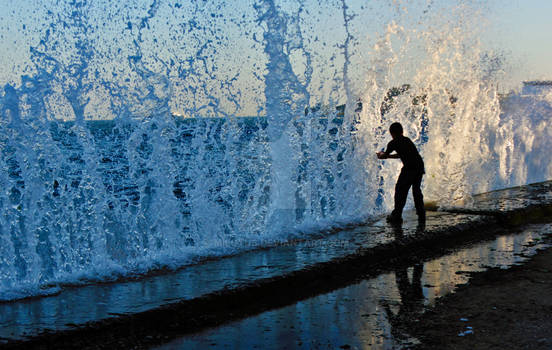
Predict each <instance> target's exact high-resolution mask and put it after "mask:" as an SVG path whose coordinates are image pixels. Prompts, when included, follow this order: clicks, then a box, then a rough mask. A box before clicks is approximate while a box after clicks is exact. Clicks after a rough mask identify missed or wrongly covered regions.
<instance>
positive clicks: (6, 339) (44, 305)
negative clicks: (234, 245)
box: [0, 182, 552, 349]
mask: <svg viewBox="0 0 552 350" xmlns="http://www.w3.org/2000/svg"><path fill="white" fill-rule="evenodd" d="M551 219H552V182H545V183H539V184H533V185H528V186H521V187H516V188H511V189H506V190H501V191H494V192H489V193H486V194H482V195H478V196H475V198H474V203H473V205H471V206H470V207H469V208H441V211H439V212H432V213H429V214H428V219H427V222H426V225H425V226H420V225H417V223H416V220H415V216H409V217H407V218H406V220H405V222H404V224H403V225H402V226H390V225H388V224H386V223H384V222H383V221H378V222H373V223H369V224H366V225H362V226H358V227H355V228H351V229H348V230H343V231H340V232H338V233H335V234H332V235H330V236H327V237H323V238H319V239H313V240H309V241H301V242H293V243H289V244H285V245H281V246H276V247H273V248H270V249H263V250H257V251H251V252H247V253H244V254H240V255H238V256H234V257H229V258H225V259H220V260H216V261H209V262H206V263H204V264H200V265H198V266H193V267H189V268H187V269H183V270H181V271H178V272H175V273H173V274H170V275H162V276H154V277H150V278H146V279H144V280H141V281H129V282H125V283H123V284H111V285H101V286H87V287H86V288H75V289H73V290H67V291H64V292H62V293H60V294H59V295H56V296H52V297H48V298H42V299H38V300H27V301H20V302H15V303H6V304H2V305H0V315H2V316H1V317H2V329H1V330H0V336H1V338H0V339H1V340H2V341H3V343H2V344H3V346H4V347H5V348H25V349H33V348H36V349H45V348H52V349H53V348H56V349H60V348H113V347H117V348H133V347H147V346H149V345H153V344H157V343H160V342H164V341H166V340H167V339H171V338H172V337H176V336H181V335H183V334H186V333H189V332H193V331H197V330H199V329H202V328H205V327H212V326H216V325H219V324H222V323H225V322H228V321H230V320H234V319H239V318H242V317H246V316H249V315H253V314H257V313H259V312H262V311H264V310H268V309H273V308H277V307H280V306H284V305H289V304H292V303H295V302H297V301H299V300H303V299H306V298H309V297H311V296H313V295H317V294H320V293H324V292H328V291H331V290H335V289H337V288H340V287H342V286H345V285H348V284H350V283H352V282H354V281H355V280H358V279H360V278H365V277H367V276H376V275H378V274H379V273H381V272H384V271H388V270H390V269H392V268H393V267H395V266H398V265H404V264H409V263H412V262H416V261H419V260H423V259H428V258H431V257H436V256H440V255H443V254H445V253H446V252H447V251H449V250H450V249H454V248H456V247H459V246H462V245H465V244H467V243H470V242H476V241H482V240H489V239H492V238H494V237H496V236H497V235H499V234H501V233H504V231H505V230H506V229H507V230H509V231H512V230H516V227H518V226H521V225H524V224H528V223H533V222H549V221H552V220H551ZM190 285H194V286H195V287H194V288H191V287H190ZM106 300H115V302H112V303H108V304H109V305H104V304H106V303H105V302H106ZM117 300H119V301H120V302H116V301H117ZM84 304H86V305H84ZM100 305H101V306H100ZM99 309H101V310H100V311H99ZM37 310H39V311H37ZM52 310H56V311H52Z"/></svg>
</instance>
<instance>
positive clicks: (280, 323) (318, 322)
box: [157, 224, 552, 349]
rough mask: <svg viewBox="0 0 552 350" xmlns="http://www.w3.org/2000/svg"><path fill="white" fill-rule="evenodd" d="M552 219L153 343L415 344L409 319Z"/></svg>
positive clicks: (511, 259)
mask: <svg viewBox="0 0 552 350" xmlns="http://www.w3.org/2000/svg"><path fill="white" fill-rule="evenodd" d="M551 232H552V225H551V224H546V225H532V226H528V227H527V228H526V229H524V230H523V231H522V232H520V233H518V234H515V235H514V234H512V235H504V236H499V237H498V238H496V239H495V240H493V241H489V242H483V243H478V244H475V245H472V246H469V247H466V248H463V249H461V250H458V251H456V252H454V253H451V254H449V255H447V256H444V257H441V258H438V259H434V260H430V261H427V262H425V263H423V264H419V265H415V266H410V267H408V268H403V269H399V270H396V271H394V272H390V273H386V274H382V275H380V276H378V277H376V278H372V279H368V280H364V281H361V282H359V283H356V284H353V285H350V286H348V287H345V288H341V289H338V290H336V291H334V292H331V293H327V294H322V295H319V296H316V297H313V298H310V299H307V300H304V301H301V302H298V303H296V304H293V305H290V306H287V307H283V308H281V309H277V310H272V311H268V312H263V313H261V314H259V315H257V316H253V317H249V318H246V319H243V320H239V321H235V322H231V323H228V324H226V325H224V326H221V327H218V328H215V329H208V330H205V331H203V332H200V333H196V334H193V335H189V336H186V337H183V338H180V339H177V340H174V341H172V342H170V343H167V344H165V345H163V346H160V347H158V348H157V349H203V348H232V349H234V348H238V349H255V348H258V349H284V348H293V349H310V348H332V349H334V348H342V349H366V348H369V349H397V348H401V347H404V346H405V345H409V344H415V343H416V339H413V338H411V337H410V336H409V335H408V333H407V327H406V324H407V321H410V320H412V319H415V318H417V317H420V316H421V315H422V313H423V311H424V309H425V308H426V307H427V306H430V305H432V304H434V302H435V300H436V299H437V298H439V297H441V296H444V295H446V294H448V293H451V292H454V290H455V288H456V287H457V286H458V285H459V284H463V283H466V282H468V281H469V275H468V273H469V272H477V271H483V270H485V269H487V268H489V267H500V268H508V267H510V266H512V265H515V264H520V263H523V261H525V260H526V259H527V258H528V257H530V256H531V255H534V254H535V253H536V252H537V250H539V249H542V248H544V247H546V246H548V245H547V243H545V242H544V237H546V236H547V235H549V234H550V233H551Z"/></svg>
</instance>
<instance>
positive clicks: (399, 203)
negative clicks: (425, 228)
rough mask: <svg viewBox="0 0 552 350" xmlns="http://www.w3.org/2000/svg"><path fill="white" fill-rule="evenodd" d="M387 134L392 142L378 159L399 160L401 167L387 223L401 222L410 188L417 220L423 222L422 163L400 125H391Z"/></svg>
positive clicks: (379, 154) (423, 171)
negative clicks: (393, 205) (392, 207)
mask: <svg viewBox="0 0 552 350" xmlns="http://www.w3.org/2000/svg"><path fill="white" fill-rule="evenodd" d="M389 133H390V134H391V137H392V138H393V140H391V141H390V142H389V144H388V145H387V149H386V150H385V152H378V153H377V156H378V158H379V159H388V158H400V159H401V161H402V163H403V167H402V169H401V173H400V175H399V179H398V180H397V184H396V185H395V209H394V210H393V212H392V213H391V215H389V216H388V217H387V221H389V222H402V211H403V208H404V205H405V204H406V197H407V196H408V191H409V190H410V187H412V195H413V196H414V205H415V206H416V214H418V220H420V221H425V209H424V197H423V195H422V189H421V188H420V186H421V184H422V177H423V176H424V174H425V169H424V161H423V160H422V157H421V156H420V153H418V150H417V149H416V146H415V145H414V143H413V142H412V140H410V139H409V138H408V137H406V136H404V135H403V127H402V125H401V124H400V123H393V124H391V126H390V127H389ZM393 152H396V153H393ZM392 153H393V154H392Z"/></svg>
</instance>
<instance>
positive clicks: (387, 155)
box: [376, 141, 399, 159]
mask: <svg viewBox="0 0 552 350" xmlns="http://www.w3.org/2000/svg"><path fill="white" fill-rule="evenodd" d="M394 146H395V145H394V143H393V141H391V142H389V144H388V145H387V149H386V150H385V152H377V153H376V155H377V156H378V158H379V159H388V158H391V159H397V158H399V154H398V153H394V154H390V153H391V152H393V151H395V147H394Z"/></svg>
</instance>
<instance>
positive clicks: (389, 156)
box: [376, 152, 399, 159]
mask: <svg viewBox="0 0 552 350" xmlns="http://www.w3.org/2000/svg"><path fill="white" fill-rule="evenodd" d="M376 155H377V156H378V158H379V159H397V158H399V155H398V154H397V153H394V154H387V153H386V152H377V153H376Z"/></svg>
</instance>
